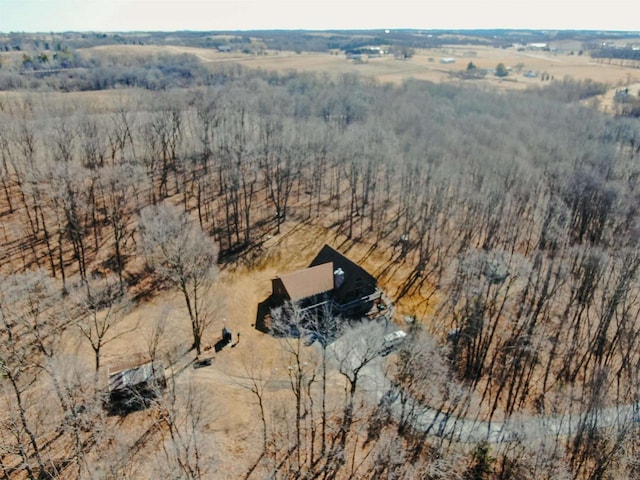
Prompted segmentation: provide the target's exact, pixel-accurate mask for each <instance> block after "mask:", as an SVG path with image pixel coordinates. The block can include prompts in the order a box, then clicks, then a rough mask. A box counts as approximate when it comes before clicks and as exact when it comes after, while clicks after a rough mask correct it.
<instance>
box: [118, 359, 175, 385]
mask: <svg viewBox="0 0 640 480" xmlns="http://www.w3.org/2000/svg"><path fill="white" fill-rule="evenodd" d="M162 378H164V366H163V365H162V362H149V363H145V364H143V365H139V366H136V367H133V368H128V369H125V370H120V371H118V372H109V391H110V392H115V391H121V390H125V389H127V388H130V387H134V386H136V385H141V384H143V383H146V382H151V381H157V380H158V379H162Z"/></svg>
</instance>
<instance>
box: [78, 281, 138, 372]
mask: <svg viewBox="0 0 640 480" xmlns="http://www.w3.org/2000/svg"><path fill="white" fill-rule="evenodd" d="M74 297H75V299H76V300H75V301H76V304H77V305H78V307H79V308H80V311H81V312H82V313H81V318H80V320H79V321H78V323H77V325H78V329H79V330H80V334H81V335H82V336H83V337H84V338H85V339H86V340H87V341H88V342H89V344H90V345H91V349H92V350H93V354H94V360H95V372H96V379H97V375H98V371H99V370H100V359H101V354H102V349H103V348H104V346H105V345H107V344H108V343H111V342H112V341H114V340H115V339H117V338H119V337H121V336H122V335H125V334H127V333H130V332H132V331H133V330H135V328H137V325H134V326H132V327H130V328H129V329H127V330H120V331H118V330H117V325H118V324H119V323H120V322H121V321H122V319H123V318H124V316H125V314H126V313H127V312H128V311H129V310H130V308H131V301H130V300H129V298H128V296H127V295H126V294H125V293H123V292H122V290H121V288H120V283H119V282H118V281H117V280H116V279H114V278H109V277H107V278H105V279H89V280H85V281H84V282H82V283H81V284H80V285H78V286H77V287H76V288H75V293H74Z"/></svg>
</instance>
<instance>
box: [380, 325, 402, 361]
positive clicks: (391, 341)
mask: <svg viewBox="0 0 640 480" xmlns="http://www.w3.org/2000/svg"><path fill="white" fill-rule="evenodd" d="M406 337H407V332H404V331H402V330H396V331H395V332H391V333H388V334H387V335H385V336H384V339H383V343H382V352H380V354H381V355H382V356H383V357H384V356H385V355H389V354H390V353H391V352H392V351H393V350H395V349H396V347H397V346H398V345H400V344H401V343H402V342H403V341H404V339H405V338H406Z"/></svg>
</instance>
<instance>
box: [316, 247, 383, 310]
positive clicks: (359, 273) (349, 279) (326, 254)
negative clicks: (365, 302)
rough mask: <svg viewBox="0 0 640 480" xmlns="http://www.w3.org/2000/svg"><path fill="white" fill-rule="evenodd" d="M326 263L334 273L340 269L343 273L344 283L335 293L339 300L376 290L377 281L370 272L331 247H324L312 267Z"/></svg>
mask: <svg viewBox="0 0 640 480" xmlns="http://www.w3.org/2000/svg"><path fill="white" fill-rule="evenodd" d="M326 263H330V264H332V265H333V270H334V271H335V270H337V269H339V268H340V269H342V271H343V276H344V282H343V283H342V284H341V285H340V286H339V287H336V289H335V291H334V296H336V297H337V298H338V299H341V300H344V299H346V297H350V296H351V295H352V294H353V292H354V290H358V291H362V292H368V293H372V292H373V290H375V287H376V284H377V281H376V279H375V278H374V277H373V276H372V275H371V274H370V273H369V272H367V271H366V270H365V269H364V268H362V267H361V266H360V265H358V264H357V263H355V262H352V261H351V260H349V259H348V258H347V257H345V256H344V255H342V254H341V253H340V252H338V251H337V250H334V249H333V248H331V247H330V246H329V245H325V246H324V247H322V249H321V250H320V252H319V253H318V255H316V258H314V259H313V261H312V262H311V265H310V267H315V266H316V265H322V264H326Z"/></svg>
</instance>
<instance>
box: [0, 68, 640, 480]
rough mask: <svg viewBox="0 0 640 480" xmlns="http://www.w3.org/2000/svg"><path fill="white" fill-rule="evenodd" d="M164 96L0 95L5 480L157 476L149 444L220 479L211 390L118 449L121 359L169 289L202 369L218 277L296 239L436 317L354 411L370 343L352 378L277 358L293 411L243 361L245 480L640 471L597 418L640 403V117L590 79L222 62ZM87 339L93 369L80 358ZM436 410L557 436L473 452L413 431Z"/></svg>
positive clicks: (612, 427)
mask: <svg viewBox="0 0 640 480" xmlns="http://www.w3.org/2000/svg"><path fill="white" fill-rule="evenodd" d="M182 58H183V59H184V57H182ZM160 60H162V58H160ZM178 63H179V62H178ZM154 72H155V73H156V74H157V75H160V73H158V72H159V70H154ZM119 85H120V86H121V87H122V84H121V83H119ZM136 85H137V86H144V84H143V83H138V84H136ZM165 87H167V88H164V90H160V91H158V90H157V89H155V88H150V89H124V88H123V89H121V90H120V91H118V92H115V93H114V94H113V95H111V96H109V97H107V98H108V100H107V101H105V100H104V98H102V100H99V101H98V100H92V99H88V98H86V97H80V96H77V97H76V96H68V97H62V96H60V95H50V96H47V95H42V94H38V95H36V94H30V93H29V92H25V91H20V92H18V93H15V94H13V95H7V96H3V97H0V169H1V172H2V175H1V182H2V184H1V185H0V188H1V192H0V193H1V197H2V199H1V201H0V216H1V218H2V225H1V231H0V245H1V247H0V258H1V262H0V265H1V267H0V274H1V277H0V283H1V288H0V319H1V320H2V323H1V325H2V327H1V330H0V332H1V335H0V340H1V342H0V372H1V375H0V391H1V393H2V395H1V399H0V401H1V402H2V408H0V412H2V413H0V425H1V428H0V476H1V477H2V478H4V479H10V478H11V479H13V478H30V479H42V478H93V479H99V478H104V479H106V478H113V479H115V478H118V479H120V478H142V477H141V474H140V472H139V471H137V470H135V467H134V466H132V465H134V464H136V462H140V461H141V460H139V458H140V456H141V455H142V454H141V453H140V451H143V450H145V448H147V447H145V445H146V443H145V441H144V439H145V438H148V437H151V436H155V438H157V439H159V441H157V442H153V443H154V444H158V445H161V446H159V447H158V452H155V453H157V458H158V459H159V460H157V461H154V462H152V463H153V465H154V466H153V468H154V470H153V471H152V472H151V470H149V471H147V474H148V475H149V477H150V478H154V475H155V478H193V479H197V478H224V474H223V473H221V472H219V471H217V470H216V468H217V467H216V460H215V459H211V458H209V453H210V451H211V450H213V447H211V448H208V447H207V435H206V432H204V430H203V425H204V422H203V413H202V412H203V408H204V406H203V403H202V401H201V400H199V399H198V396H197V391H196V390H197V389H195V387H193V386H189V387H186V386H185V385H184V384H180V382H179V381H178V380H176V382H174V383H171V382H170V386H169V387H168V388H167V391H166V392H163V393H162V394H161V395H160V397H159V398H158V399H157V400H156V401H155V403H154V404H153V405H151V406H150V407H149V408H148V409H147V410H146V411H145V412H143V413H142V415H141V416H142V419H141V420H140V423H141V425H143V426H144V429H143V430H142V431H141V432H136V431H132V430H135V429H133V427H128V428H130V430H128V431H127V435H129V436H130V437H131V438H133V441H129V442H127V441H122V440H120V437H119V436H118V431H119V430H118V429H119V428H125V426H123V425H121V423H119V421H118V420H117V418H118V417H117V416H112V415H108V414H107V412H106V411H105V409H104V408H103V402H104V386H103V383H102V376H101V374H100V373H101V371H102V367H101V352H102V351H103V349H104V347H105V345H106V344H108V342H109V341H111V340H113V339H114V338H116V334H115V333H114V331H115V332H117V335H124V334H126V333H127V332H123V331H122V330H118V329H117V328H116V326H117V322H118V319H119V318H121V317H122V316H123V315H125V314H126V312H127V311H129V310H130V309H131V308H133V305H135V304H137V303H138V302H142V301H144V299H145V298H147V297H149V296H152V295H154V294H156V293H157V292H158V291H159V290H161V289H171V288H174V289H176V291H178V292H180V295H181V298H184V303H185V305H186V308H187V309H188V313H189V318H190V320H191V322H190V325H189V326H188V327H187V328H188V331H189V332H190V333H192V334H193V345H191V347H192V348H193V349H196V350H198V352H200V349H201V339H202V335H203V332H204V329H205V328H206V326H207V315H208V314H209V313H208V310H207V305H204V304H202V299H203V298H204V296H206V295H207V294H208V292H209V291H210V290H211V288H212V285H213V283H212V282H214V281H215V276H216V269H215V268H214V267H215V264H216V257H218V260H217V263H218V264H219V267H220V268H221V269H230V268H234V266H237V265H240V264H241V265H244V266H248V267H249V268H251V266H252V265H254V264H257V263H259V261H260V255H261V252H262V250H261V245H262V243H263V242H264V241H265V240H266V239H267V238H271V236H277V235H279V234H280V232H281V231H282V230H283V229H284V228H286V227H288V226H290V225H292V224H313V225H319V226H321V227H323V228H325V229H328V230H331V231H334V232H336V233H337V234H341V235H344V236H345V237H346V238H348V239H350V240H351V241H352V242H357V243H362V244H363V245H366V246H368V247H370V248H371V249H372V250H375V251H377V252H379V253H380V254H381V255H384V256H385V257H388V258H389V260H390V262H389V265H390V267H389V268H390V269H393V268H394V267H393V266H394V265H403V266H404V267H405V268H407V269H408V271H409V272H410V273H409V275H407V276H406V278H402V279H399V280H398V281H399V283H401V284H402V286H403V288H402V289H401V291H400V293H399V296H414V297H416V298H419V299H420V302H419V303H420V305H421V306H422V310H420V313H419V312H416V315H417V316H418V318H417V321H416V322H414V324H413V326H412V327H411V336H410V340H408V341H407V342H405V343H404V344H403V345H402V347H401V348H400V350H399V351H398V353H397V355H395V356H394V357H393V361H391V362H389V363H388V364H387V365H386V367H385V368H386V375H387V377H388V378H389V379H391V380H392V385H393V389H392V390H390V392H391V393H393V392H396V395H395V396H391V395H388V396H385V397H383V400H382V401H380V402H379V403H378V404H374V405H370V404H367V402H366V401H365V399H364V397H363V396H360V395H359V394H360V392H361V390H362V389H363V387H362V383H361V382H360V381H359V373H360V372H361V371H362V370H363V369H364V368H365V367H366V366H367V365H369V364H371V363H374V361H379V359H378V358H377V357H378V356H379V355H378V353H379V345H378V346H376V344H375V342H376V338H378V337H376V336H375V331H372V328H371V327H368V326H367V327H365V330H362V327H357V326H356V327H353V328H354V329H353V330H349V329H347V331H346V332H345V333H344V336H345V338H346V339H347V340H346V341H350V342H351V344H352V345H360V347H359V348H361V354H360V355H359V356H357V358H356V359H355V360H354V359H353V358H351V357H350V356H349V355H347V353H345V352H344V351H340V349H339V348H337V347H335V348H334V349H333V350H331V351H329V350H330V349H329V348H327V347H326V345H323V348H321V349H320V350H317V349H316V350H312V349H310V348H309V347H306V346H305V345H304V344H303V343H302V340H301V339H300V338H294V339H284V340H283V342H282V348H283V351H284V352H285V354H286V355H288V358H290V365H291V366H290V371H289V378H288V380H287V381H289V380H290V382H291V383H290V387H291V388H290V391H288V392H286V391H285V393H282V394H280V395H278V396H272V395H270V393H269V382H270V381H271V379H270V377H269V374H268V372H267V373H265V372H264V371H261V370H259V367H258V366H257V365H256V364H252V365H247V375H246V381H245V382H244V383H243V384H242V387H244V388H245V389H248V390H249V391H250V392H251V394H252V395H253V396H254V398H255V401H256V405H258V407H259V408H257V409H256V422H257V424H258V425H260V434H259V435H258V436H259V437H260V438H259V440H258V441H257V443H258V444H259V445H258V447H259V453H260V452H261V453H260V454H259V455H258V456H256V459H255V460H257V462H256V464H255V465H254V468H255V470H250V471H249V473H248V474H247V476H250V475H252V474H253V475H254V476H256V478H372V479H373V478H389V479H391V478H406V479H408V478H433V479H436V478H443V479H444V478H465V479H467V478H468V479H482V478H496V479H497V478H500V479H513V478H590V479H601V478H602V479H604V478H637V477H638V476H639V475H640V464H639V463H638V447H639V443H638V426H637V424H636V423H635V422H634V420H636V419H637V417H635V416H634V417H633V418H631V419H627V420H628V421H622V422H619V421H612V420H611V419H610V418H608V417H606V416H605V415H604V414H603V412H605V411H606V412H611V411H615V408H614V407H618V406H620V407H622V406H624V407H628V406H633V405H635V404H636V402H637V401H638V393H639V391H640V390H639V389H640V384H639V382H640V378H639V375H638V373H639V369H640V353H639V352H640V349H639V348H638V347H639V343H640V330H639V325H638V314H639V309H640V303H639V301H638V300H639V295H640V288H639V284H638V280H639V278H640V277H639V275H640V272H639V267H640V249H639V248H638V236H639V235H640V230H639V228H640V225H638V205H639V203H638V202H639V201H640V183H639V182H640V162H639V159H640V123H638V121H637V120H635V119H629V118H614V117H609V116H605V115H603V114H601V113H599V112H598V111H596V110H595V109H592V108H589V107H586V106H584V105H583V104H581V103H579V102H577V101H575V99H578V98H581V97H582V96H583V95H582V94H581V93H580V92H584V91H588V90H589V88H590V84H588V83H580V82H573V81H570V80H565V81H563V82H554V83H553V84H552V85H551V86H550V87H549V88H548V89H537V90H535V91H526V92H522V93H494V92H488V91H483V90H481V89H475V88H470V87H469V88H467V87H465V88H463V87H459V86H458V87H453V86H449V85H436V84H430V83H426V82H418V81H406V82H405V83H404V84H403V85H402V86H398V87H395V86H389V85H380V84H377V83H375V82H372V81H367V80H363V79H360V78H358V77H356V76H341V77H339V78H335V77H329V76H317V75H312V74H296V73H289V74H274V73H264V72H259V71H247V70H244V69H242V68H240V67H237V68H228V67H225V69H224V71H214V72H213V73H211V72H209V73H207V75H206V76H204V75H203V76H202V77H200V78H199V80H198V82H195V84H194V83H193V82H185V85H183V86H182V88H180V87H179V86H175V85H173V84H171V85H170V84H167V85H165ZM585 96H586V95H585ZM168 205H171V206H172V207H169V206H168ZM154 209H155V210H154ZM158 219H161V220H162V221H160V222H159V221H158ZM176 242H177V243H178V245H177V246H176ZM167 245H169V246H170V247H171V248H174V247H175V248H176V250H175V251H173V250H170V248H169V247H167ZM163 255H164V256H163ZM143 259H144V261H143ZM422 312H428V313H422ZM295 315H296V313H295V312H294V316H295ZM327 321H328V320H327ZM373 330H375V329H373ZM156 333H157V334H158V335H160V334H161V331H160V330H157V331H156ZM68 335H75V336H81V337H82V338H83V339H84V340H83V341H85V342H86V344H87V345H89V346H90V348H91V351H92V352H93V354H94V359H95V362H92V363H91V364H89V365H86V364H80V365H79V364H77V362H74V360H73V358H71V357H70V356H69V355H67V353H66V351H65V339H66V338H67V336H68ZM154 338H156V337H153V336H152V337H150V338H149V342H148V344H149V356H150V357H152V358H154V357H155V356H156V353H157V352H156V347H157V342H156V343H154ZM349 339H350V340H349ZM185 347H186V348H188V347H189V345H187V346H185ZM174 353H175V352H174ZM158 355H159V354H158ZM329 355H331V356H332V357H333V358H332V362H333V364H331V362H329V361H328V360H327V357H328V356H329ZM173 360H174V361H175V362H179V361H180V357H179V355H177V354H176V355H174V357H173ZM328 365H329V366H328ZM330 365H337V367H336V369H337V370H336V372H337V373H336V374H337V377H338V379H342V381H343V383H344V384H345V385H346V387H345V389H342V390H339V393H336V392H335V391H333V390H330V388H328V386H327V375H328V374H327V369H328V368H330ZM328 392H329V393H328ZM329 397H331V398H329ZM389 398H394V399H397V398H399V399H398V400H397V401H395V400H394V401H393V402H389V401H385V399H387V400H388V399H389ZM391 404H393V405H395V407H393V408H392V407H391V406H390V405H391ZM398 405H401V408H400V409H398V408H396V407H398ZM427 409H429V410H431V409H433V410H436V411H437V412H439V414H441V416H442V417H445V418H447V419H449V418H455V419H459V420H460V421H461V422H462V421H465V420H466V419H470V418H474V419H479V420H482V421H483V422H492V421H494V422H504V423H506V422H518V421H520V422H525V423H526V422H528V421H529V420H530V419H534V418H548V419H552V420H551V425H552V426H551V427H549V430H548V431H539V432H537V433H536V434H532V435H529V436H524V435H523V436H513V437H512V438H503V439H501V440H499V441H494V440H492V439H490V438H488V439H487V441H486V442H480V443H476V442H471V441H469V440H468V439H467V440H466V441H465V439H464V438H461V437H460V436H459V435H456V434H455V433H456V432H457V430H455V429H451V430H447V429H444V430H443V429H440V430H438V424H439V422H440V420H439V418H441V417H439V418H438V420H436V421H435V423H432V424H431V425H430V426H428V427H424V426H423V427H420V417H421V415H422V416H423V415H425V413H424V412H425V411H426V410H427ZM634 411H635V409H634ZM608 415H609V416H610V413H608ZM563 421H566V422H573V423H571V425H575V428H572V429H571V430H570V431H569V432H562V433H561V430H560V429H557V428H555V427H554V426H553V425H555V424H554V423H553V422H556V423H558V424H560V423H562V422H563ZM486 424H488V423H486ZM483 425H484V424H483ZM136 434H138V437H136V436H135V435H136ZM145 435H146V436H147V437H145ZM138 438H139V439H140V441H139V442H137V441H135V440H136V439H138ZM148 448H151V447H148ZM151 452H152V453H149V452H148V451H147V452H146V453H144V455H151V456H152V455H153V454H155V453H154V452H153V449H152V448H151ZM144 458H147V459H148V457H144ZM153 458H155V457H153ZM252 461H253V459H252ZM250 463H252V462H250ZM148 472H151V473H148Z"/></svg>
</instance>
